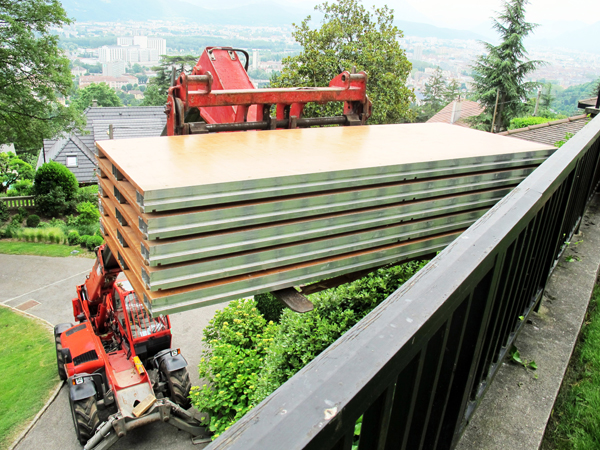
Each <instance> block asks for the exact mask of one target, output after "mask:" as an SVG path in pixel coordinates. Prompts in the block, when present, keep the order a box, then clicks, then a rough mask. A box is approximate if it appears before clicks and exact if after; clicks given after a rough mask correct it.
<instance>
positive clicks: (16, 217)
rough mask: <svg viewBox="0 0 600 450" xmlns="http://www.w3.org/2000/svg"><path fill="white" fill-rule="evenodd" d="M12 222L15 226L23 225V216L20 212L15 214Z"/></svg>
mask: <svg viewBox="0 0 600 450" xmlns="http://www.w3.org/2000/svg"><path fill="white" fill-rule="evenodd" d="M10 224H11V225H14V226H15V227H19V228H20V227H21V225H23V218H22V217H21V215H20V214H15V215H14V216H12V217H11V219H10Z"/></svg>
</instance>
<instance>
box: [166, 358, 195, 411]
mask: <svg viewBox="0 0 600 450" xmlns="http://www.w3.org/2000/svg"><path fill="white" fill-rule="evenodd" d="M165 377H166V379H167V384H168V386H169V398H170V399H171V400H172V401H173V402H175V403H177V404H178V405H179V406H181V407H182V408H183V409H188V408H189V407H190V406H192V401H191V400H190V389H191V388H192V382H191V381H190V374H189V373H188V371H187V369H186V368H185V367H184V368H183V369H179V370H174V371H173V372H168V373H166V374H165Z"/></svg>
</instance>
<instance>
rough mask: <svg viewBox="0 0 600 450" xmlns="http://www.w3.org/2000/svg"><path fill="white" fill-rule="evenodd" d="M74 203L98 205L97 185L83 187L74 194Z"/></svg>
mask: <svg viewBox="0 0 600 450" xmlns="http://www.w3.org/2000/svg"><path fill="white" fill-rule="evenodd" d="M75 201H76V202H77V203H83V202H90V203H94V204H96V203H98V185H97V184H95V185H92V186H85V187H81V188H79V189H78V190H77V193H76V194H75Z"/></svg>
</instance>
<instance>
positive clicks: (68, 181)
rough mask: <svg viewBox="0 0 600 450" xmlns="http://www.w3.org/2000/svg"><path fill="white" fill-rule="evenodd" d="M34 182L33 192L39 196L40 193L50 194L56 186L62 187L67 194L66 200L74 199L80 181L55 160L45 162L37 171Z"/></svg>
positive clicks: (65, 194)
mask: <svg viewBox="0 0 600 450" xmlns="http://www.w3.org/2000/svg"><path fill="white" fill-rule="evenodd" d="M34 181H35V182H34V184H33V194H34V195H35V196H36V197H37V196H40V195H48V194H49V193H50V192H52V191H54V190H55V189H56V188H60V189H61V190H62V192H63V194H64V196H65V200H66V201H70V200H73V199H74V198H75V194H76V193H77V189H78V188H79V183H77V178H75V175H73V173H71V171H70V170H69V169H67V168H66V167H65V166H63V165H62V164H59V163H57V162H55V161H50V162H47V163H44V164H42V165H41V166H40V168H39V169H38V170H37V172H36V173H35V180H34Z"/></svg>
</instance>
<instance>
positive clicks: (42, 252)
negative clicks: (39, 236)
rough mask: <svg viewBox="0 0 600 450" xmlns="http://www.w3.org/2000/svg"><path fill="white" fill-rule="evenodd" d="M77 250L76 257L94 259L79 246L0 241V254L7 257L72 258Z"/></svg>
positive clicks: (90, 253)
mask: <svg viewBox="0 0 600 450" xmlns="http://www.w3.org/2000/svg"><path fill="white" fill-rule="evenodd" d="M73 250H77V251H78V252H79V253H77V254H76V256H85V257H90V258H95V257H96V256H95V255H94V253H93V252H89V251H87V250H86V249H84V248H81V247H79V246H73V247H71V246H69V245H62V244H45V243H43V242H23V241H12V240H6V239H3V240H0V253H6V254H8V255H36V256H73V255H71V252H72V251H73Z"/></svg>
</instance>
